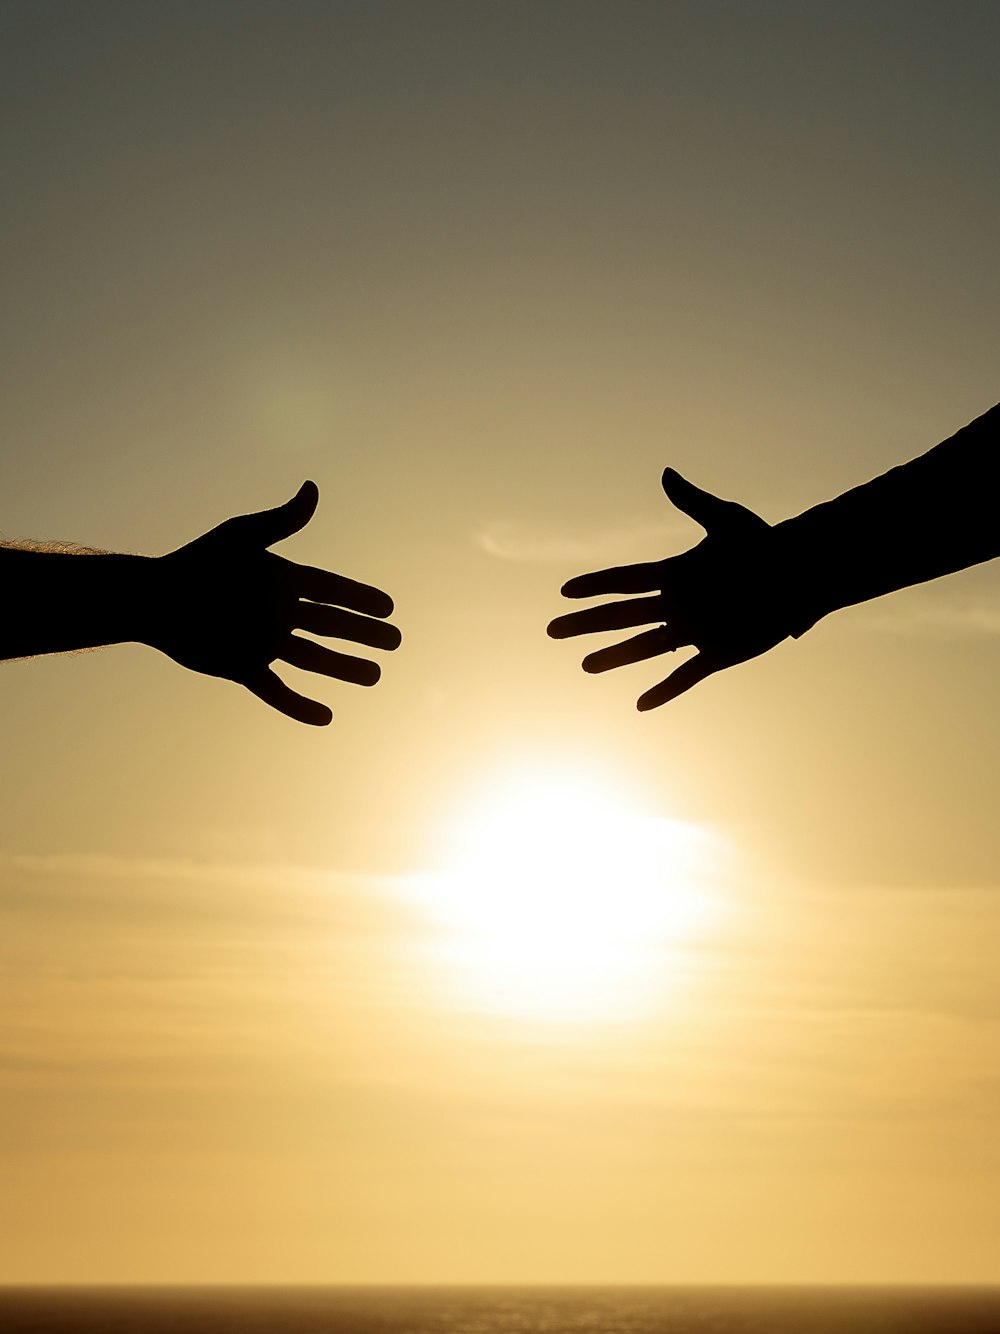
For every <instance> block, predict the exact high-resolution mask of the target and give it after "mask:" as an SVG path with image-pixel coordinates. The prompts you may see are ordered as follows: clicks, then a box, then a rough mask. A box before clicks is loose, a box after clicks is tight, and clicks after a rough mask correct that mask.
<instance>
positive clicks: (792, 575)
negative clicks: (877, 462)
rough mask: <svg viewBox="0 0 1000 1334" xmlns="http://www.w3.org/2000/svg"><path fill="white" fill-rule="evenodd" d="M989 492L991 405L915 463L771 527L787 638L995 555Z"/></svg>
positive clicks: (999, 446) (999, 473)
mask: <svg viewBox="0 0 1000 1334" xmlns="http://www.w3.org/2000/svg"><path fill="white" fill-rule="evenodd" d="M998 489H1000V405H998V406H997V407H994V408H991V409H990V411H989V412H987V413H985V414H984V415H983V416H982V417H978V418H977V419H976V420H975V421H973V422H971V423H970V424H969V425H968V426H966V427H963V429H962V430H960V431H958V432H956V434H955V435H953V436H951V437H950V438H949V439H947V440H945V441H943V442H942V443H941V444H939V445H936V446H935V447H934V448H933V449H931V450H930V451H929V452H928V453H926V454H924V455H922V456H921V457H920V458H916V459H913V460H912V461H911V462H909V463H906V464H903V465H902V466H901V467H898V468H893V469H892V471H891V472H888V473H885V474H884V475H883V476H881V477H876V478H875V479H874V480H873V481H871V482H868V483H866V484H865V485H864V486H859V487H855V488H854V489H853V490H852V491H847V492H845V493H844V494H843V495H841V496H838V497H837V498H836V499H835V500H831V501H828V502H827V503H826V504H823V505H817V506H816V507H815V508H814V509H810V510H806V511H805V513H803V514H800V515H798V516H797V517H796V518H794V519H788V520H786V521H785V522H784V523H781V524H778V525H776V527H775V528H774V530H773V531H774V535H775V539H776V548H777V551H778V553H779V558H780V567H781V570H782V572H783V573H782V577H783V578H784V579H785V580H786V582H787V585H788V590H789V601H790V603H791V605H792V607H793V609H794V610H793V629H792V633H793V634H794V635H796V636H798V635H801V634H803V633H805V631H806V630H808V629H809V628H810V627H811V626H812V625H814V624H815V623H816V621H818V620H819V619H820V618H821V617H823V616H826V615H828V614H829V613H830V612H831V611H836V610H838V609H839V608H841V607H848V606H851V605H853V604H855V603H858V602H866V601H868V600H869V599H870V598H875V597H879V596H881V595H882V594H884V593H891V592H893V591H895V590H896V589H899V588H905V587H908V586H909V585H911V584H919V583H923V582H925V581H926V580H929V579H936V578H939V577H940V576H941V575H944V574H950V573H952V572H954V571H955V570H961V569H965V568H966V567H967V566H969V565H976V564H979V563H980V562H982V561H986V560H992V559H993V558H994V557H996V556H1000V520H998V515H997V493H998Z"/></svg>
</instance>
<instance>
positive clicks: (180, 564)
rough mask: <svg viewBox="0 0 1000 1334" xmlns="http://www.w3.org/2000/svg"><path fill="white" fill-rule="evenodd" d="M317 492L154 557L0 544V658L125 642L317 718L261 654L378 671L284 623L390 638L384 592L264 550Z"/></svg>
mask: <svg viewBox="0 0 1000 1334" xmlns="http://www.w3.org/2000/svg"><path fill="white" fill-rule="evenodd" d="M318 500H319V492H318V491H317V489H316V486H315V485H314V483H312V482H306V483H305V484H304V485H303V486H302V488H301V489H300V490H299V492H298V493H297V495H295V496H294V497H293V498H292V499H291V500H290V501H289V502H288V503H287V504H285V505H281V506H279V507H278V508H277V509H273V510H265V511H263V512H261V513H259V514H244V515H240V516H238V517H237V518H234V519H227V520H226V522H225V523H222V524H220V525H219V526H218V527H217V528H213V529H212V530H211V531H210V532H208V533H205V534H203V535H202V536H201V537H198V538H196V539H195V540H194V541H193V542H189V543H187V544H186V545H185V546H182V547H179V548H178V549H177V550H176V551H173V552H171V553H170V554H169V555H167V556H160V557H156V558H153V557H148V556H129V555H118V554H113V553H104V552H93V551H81V550H80V549H63V550H58V549H51V548H50V549H44V548H43V549H41V550H39V549H37V548H30V547H19V546H17V545H7V546H3V547H0V659H5V658H23V657H32V656H35V655H37V654H43V653H66V652H72V651H74V650H79V649H88V648H97V647H100V646H101V645H105V644H118V643H123V642H126V641H136V642H139V643H144V644H149V645H151V646H152V647H154V648H157V649H160V650H161V651H162V652H163V653H166V654H168V655H169V656H170V657H171V658H173V659H174V661H175V662H179V663H180V664H181V665H182V666H185V667H189V668H190V669H191V670H193V671H197V672H203V673H205V674H206V675H209V676H220V677H224V678H225V679H227V680H230V681H235V682H237V683H238V684H240V685H243V686H245V687H246V688H247V689H248V690H250V691H252V692H253V693H254V694H255V695H257V696H258V697H259V698H260V699H262V700H263V701H264V702H265V703H267V704H269V705H271V706H272V707H273V708H275V709H278V710H279V711H280V712H282V713H286V714H287V715H288V716H289V717H291V718H295V719H297V720H298V721H299V722H303V723H309V724H312V725H315V726H323V725H325V724H326V723H328V722H330V720H331V718H332V716H333V715H332V714H331V712H330V710H329V709H328V708H327V707H326V705H324V704H320V703H318V702H317V701H316V700H312V699H309V698H308V697H307V696H305V695H301V694H299V693H298V692H296V691H294V690H292V689H291V688H290V687H289V686H287V685H285V683H284V682H283V681H282V680H281V678H280V677H279V676H277V674H276V673H275V672H274V671H273V670H272V669H271V663H272V662H274V661H275V660H280V661H283V662H286V663H290V664H292V665H293V666H296V667H301V668H304V669H305V670H307V671H311V672H318V673H320V674H322V675H325V676H333V677H337V678H339V679H340V680H343V681H353V682H355V683H356V684H358V685H374V684H375V682H376V681H377V680H378V679H379V676H380V675H381V670H380V668H379V666H378V664H377V663H375V662H371V661H370V660H368V659H366V658H358V657H354V656H352V655H350V654H345V653H341V652H338V651H336V650H334V649H331V648H327V647H326V646H324V645H322V644H319V643H317V642H316V641H315V640H314V639H309V638H306V637H305V636H303V635H301V634H297V633H295V631H303V630H304V631H306V632H307V634H314V635H321V636H325V637H333V638H337V639H344V640H349V641H353V642H354V643H359V644H366V645H369V646H370V647H372V648H381V649H394V648H396V647H398V645H399V642H400V634H399V631H398V630H397V629H396V628H395V626H392V625H389V624H388V623H387V622H386V621H385V619H384V618H385V617H386V616H388V615H389V614H390V613H391V611H392V599H391V598H390V597H389V595H388V594H387V593H383V592H382V591H381V590H380V589H377V588H372V587H371V586H370V585H368V584H360V583H356V582H355V581H354V580H352V579H348V578H346V577H345V576H343V575H340V574H335V573H333V572H332V571H329V570H321V569H317V568H314V567H312V566H307V565H295V564H293V563H292V562H291V561H287V560H284V559H283V558H282V557H281V556H276V555H275V554H274V553H273V552H271V551H269V550H268V549H267V548H268V547H270V546H272V545H273V544H274V543H275V542H278V541H280V540H281V539H282V538H285V537H289V536H291V535H292V534H293V533H296V532H298V531H299V529H300V528H303V527H304V526H305V525H306V524H307V523H308V522H309V519H310V518H311V517H312V515H313V512H314V511H315V509H316V505H317V502H318Z"/></svg>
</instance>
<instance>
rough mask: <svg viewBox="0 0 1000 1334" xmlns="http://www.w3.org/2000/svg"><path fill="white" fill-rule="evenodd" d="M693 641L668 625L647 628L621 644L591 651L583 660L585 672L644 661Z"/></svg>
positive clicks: (604, 670) (605, 669)
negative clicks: (652, 628) (653, 628)
mask: <svg viewBox="0 0 1000 1334" xmlns="http://www.w3.org/2000/svg"><path fill="white" fill-rule="evenodd" d="M690 642H691V641H690V640H689V639H688V638H687V637H686V636H685V635H683V634H681V632H680V631H679V630H673V629H671V628H670V627H669V626H666V625H658V626H657V627H656V629H655V630H645V631H643V633H642V634H641V635H634V636H633V637H632V638H631V639H624V640H622V642H621V643H620V644H612V645H611V646H610V647H609V648H602V649H598V650H597V652H596V653H589V654H588V655H587V656H586V657H585V658H584V660H583V670H584V671H585V672H607V671H610V670H611V669H612V668H614V667H624V666H626V665H627V664H628V663H630V662H644V661H645V660H646V659H647V658H655V657H658V656H659V654H661V653H672V652H673V651H674V649H678V648H683V647H684V646H685V645H686V644H689V643H690Z"/></svg>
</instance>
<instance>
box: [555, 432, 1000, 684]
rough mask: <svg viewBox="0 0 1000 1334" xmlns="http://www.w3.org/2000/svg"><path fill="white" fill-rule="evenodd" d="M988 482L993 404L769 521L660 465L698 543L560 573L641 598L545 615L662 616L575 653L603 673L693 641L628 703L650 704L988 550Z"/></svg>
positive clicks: (568, 630) (588, 622)
mask: <svg viewBox="0 0 1000 1334" xmlns="http://www.w3.org/2000/svg"><path fill="white" fill-rule="evenodd" d="M998 485H1000V405H998V406H997V407H994V408H991V409H990V411H989V412H987V413H985V414H984V415H983V416H982V417H979V418H977V419H976V420H975V421H974V422H972V423H971V424H970V425H969V426H966V427H965V428H963V429H962V430H961V431H958V432H957V433H956V434H955V435H953V436H951V437H950V438H949V439H948V440H945V441H943V442H942V443H941V444H940V445H937V446H935V448H934V449H932V450H930V451H929V452H928V453H926V454H924V455H922V456H921V457H920V458H917V459H914V460H912V461H911V462H910V463H906V464H904V465H902V466H901V467H899V468H894V469H893V470H892V471H891V472H888V473H886V474H885V475H884V476H882V477H876V478H875V479H874V480H873V481H871V482H868V483H867V484H866V485H864V486H860V487H856V488H855V489H854V490H852V491H847V492H845V493H844V494H843V495H842V496H838V497H837V498H836V499H835V500H831V501H829V502H827V503H826V504H823V505H817V506H815V507H814V508H813V509H810V510H806V511H805V512H804V513H803V514H800V515H798V516H797V517H796V518H794V519H788V520H786V521H785V522H784V523H780V524H777V525H775V526H774V527H772V526H771V525H770V524H768V523H766V522H765V521H764V520H763V519H762V518H760V517H759V516H758V515H756V514H754V513H753V511H751V510H748V509H747V508H746V507H745V506H743V505H738V504H736V503H735V502H733V501H726V500H720V499H719V498H718V497H717V496H713V495H711V494H710V493H709V492H707V491H701V490H699V488H698V487H696V486H692V484H691V483H690V482H688V481H685V479H684V478H683V477H681V476H680V474H679V473H676V472H674V471H673V469H670V468H668V469H667V470H666V472H664V474H663V489H664V491H665V492H666V494H667V497H668V499H670V500H671V501H673V503H674V504H675V505H676V506H677V507H678V508H679V509H681V510H683V512H684V513H685V514H688V515H690V517H691V518H693V519H695V520H696V521H697V522H698V523H700V524H701V525H702V527H703V528H704V529H705V533H706V536H705V537H704V539H703V540H702V541H701V542H699V543H698V545H697V546H695V547H692V548H691V550H690V551H685V552H683V553H682V554H681V555H679V556H670V557H668V558H667V559H665V560H661V561H652V562H649V563H647V564H642V565H625V566H619V567H617V568H615V569H610V570H598V571H597V572H596V573H594V574H585V575H580V576H579V577H578V578H576V579H571V580H570V581H569V583H567V584H566V585H565V586H564V588H563V593H564V594H565V596H567V597H586V598H589V597H602V596H607V595H609V594H612V595H613V594H621V593H626V594H634V593H640V594H644V595H645V596H642V597H638V598H630V599H629V600H627V601H621V602H610V603H606V604H604V605H603V606H599V607H589V608H587V609H586V610H585V611H578V612H571V613H570V614H569V615H566V616H560V617H557V618H556V620H554V621H553V622H552V624H551V625H550V626H549V633H550V635H552V636H553V638H556V639H565V638H568V637H570V636H574V635H580V634H586V633H589V632H592V631H607V630H618V629H630V628H631V629H635V628H637V627H639V626H642V625H647V624H650V623H654V622H662V624H660V625H657V626H655V628H654V629H651V630H644V631H643V632H642V633H640V634H638V635H635V636H633V637H631V638H629V639H626V640H624V641H623V642H621V643H619V644H615V645H613V646H611V647H610V648H606V649H600V650H598V651H597V652H595V653H591V654H589V655H588V656H587V657H586V658H585V659H584V661H583V666H584V669H585V670H586V671H589V672H603V671H607V670H608V669H609V668H613V667H621V666H623V665H624V664H626V663H632V662H639V661H642V660H644V659H646V658H653V657H657V656H659V655H660V654H662V653H669V652H672V651H674V650H675V649H678V648H683V647H687V646H693V647H695V648H697V649H698V652H697V653H696V654H695V655H694V657H691V658H688V659H687V661H686V662H683V663H682V664H681V665H680V666H679V667H678V668H676V670H675V671H673V672H672V673H671V674H670V675H669V676H668V677H667V678H666V679H665V680H664V681H661V682H660V683H659V684H658V685H656V686H653V688H652V689H651V690H647V691H646V692H645V694H643V695H642V696H641V697H640V699H639V701H638V707H639V709H640V710H646V709H654V708H656V707H658V706H659V705H661V704H665V703H667V702H668V701H669V700H671V699H675V698H676V697H677V696H678V695H680V694H683V692H684V691H685V690H689V689H690V688H691V687H692V686H693V685H697V684H698V682H699V681H702V680H704V679H705V677H707V676H710V675H712V674H713V673H714V672H718V671H721V670H722V669H723V668H726V667H732V666H734V665H735V664H736V663H739V662H745V661H746V660H747V659H749V658H754V657H757V656H758V655H759V654H761V653H764V652H766V651H767V650H768V649H770V648H773V647H774V645H775V644H778V643H780V642H781V641H782V640H783V639H786V638H788V636H789V635H793V636H799V635H801V634H804V633H805V631H806V630H808V629H809V628H810V627H811V626H813V625H815V623H816V622H817V621H818V620H819V619H821V618H822V617H823V616H826V615H828V614H829V613H830V612H832V611H836V610H838V609H839V608H841V607H847V606H851V605H853V604H854V603H858V602H865V601H867V600H868V599H870V598H874V597H879V596H881V595H882V594H884V593H889V592H892V591H893V590H894V589H898V588H904V587H906V586H907V585H910V584H917V583H922V582H924V581H925V580H928V579H935V578H938V577H939V576H940V575H943V574H949V573H951V572H953V571H955V570H959V569H964V568H965V567H966V566H968V565H974V564H977V563H979V562H981V561H984V560H991V559H992V558H993V557H995V556H998V555H1000V523H998V521H997V518H996V495H997V491H998Z"/></svg>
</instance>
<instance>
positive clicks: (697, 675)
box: [636, 653, 723, 713]
mask: <svg viewBox="0 0 1000 1334" xmlns="http://www.w3.org/2000/svg"><path fill="white" fill-rule="evenodd" d="M722 665H723V664H722V663H721V662H717V661H716V660H715V659H714V658H712V657H709V656H708V655H706V654H704V653H696V654H695V656H694V657H693V658H688V660H687V662H682V663H681V665H680V666H679V667H678V668H677V670H676V671H674V672H671V673H670V675H669V676H668V677H667V679H666V680H665V681H661V682H660V684H659V685H657V686H653V688H652V690H647V691H646V693H645V694H644V695H640V696H639V699H638V700H637V702H636V708H637V709H638V710H639V712H640V713H648V712H649V710H650V709H658V708H659V707H660V705H661V704H669V703H670V701H671V700H672V699H676V698H677V696H678V695H683V694H684V692H685V690H690V689H691V687H692V686H696V685H697V684H698V682H699V681H704V679H705V677H706V676H711V675H712V673H713V672H717V671H719V670H720V668H721V667H722Z"/></svg>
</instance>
